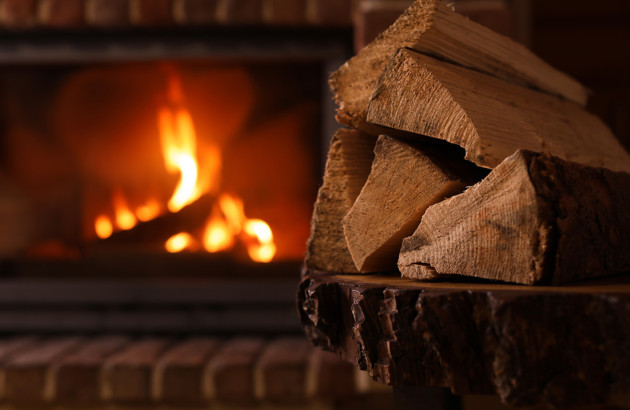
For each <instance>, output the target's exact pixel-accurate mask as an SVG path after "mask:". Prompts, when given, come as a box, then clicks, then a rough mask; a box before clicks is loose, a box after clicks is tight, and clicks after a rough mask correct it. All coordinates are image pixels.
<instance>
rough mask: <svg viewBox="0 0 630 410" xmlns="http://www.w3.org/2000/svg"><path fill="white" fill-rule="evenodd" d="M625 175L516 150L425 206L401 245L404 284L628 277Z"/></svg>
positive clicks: (629, 193) (629, 195) (629, 179)
mask: <svg viewBox="0 0 630 410" xmlns="http://www.w3.org/2000/svg"><path fill="white" fill-rule="evenodd" d="M628 203H630V174H627V173H624V172H612V171H609V170H605V169H601V168H592V167H585V166H583V165H579V164H575V163H570V162H567V161H564V160H561V159H558V158H556V157H552V156H550V155H548V154H534V153H531V152H526V151H518V152H516V153H515V154H514V155H512V156H510V157H509V158H508V159H506V160H505V161H504V162H503V163H502V164H501V165H499V166H498V167H496V168H495V169H494V170H493V171H492V172H491V173H490V175H488V177H487V178H486V179H484V180H483V181H482V182H480V183H479V184H477V185H475V186H473V187H472V188H470V189H468V190H467V191H466V192H464V193H463V194H460V195H457V196H454V197H451V198H449V199H447V200H445V201H443V202H441V203H439V204H436V205H433V206H432V207H430V208H429V209H428V210H427V211H426V213H425V214H424V217H423V218H422V222H421V223H420V226H419V227H418V229H417V230H416V232H415V233H414V234H413V235H412V236H411V237H409V238H406V239H405V240H404V241H403V246H402V249H401V252H400V258H399V261H398V267H399V269H400V271H401V273H402V275H403V276H404V277H407V278H418V279H434V278H438V277H443V276H446V275H453V274H456V275H465V276H475V277H479V278H485V279H494V280H501V281H506V282H515V283H521V284H528V285H532V284H540V283H552V284H557V283H562V282H569V281H573V280H580V279H585V278H590V277H595V276H605V275H611V274H617V273H622V272H626V271H629V270H630V253H629V252H628V248H629V247H630V213H628V208H627V207H628Z"/></svg>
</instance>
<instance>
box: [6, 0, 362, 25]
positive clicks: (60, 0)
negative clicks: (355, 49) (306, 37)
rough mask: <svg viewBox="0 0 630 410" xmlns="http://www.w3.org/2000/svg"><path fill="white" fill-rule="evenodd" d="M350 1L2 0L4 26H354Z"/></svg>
mask: <svg viewBox="0 0 630 410" xmlns="http://www.w3.org/2000/svg"><path fill="white" fill-rule="evenodd" d="M351 4H352V0H0V27H3V28H6V29H10V30H19V29H32V28H37V27H46V28H77V27H92V26H94V27H121V26H139V27H142V26H153V27H171V26H180V25H208V24H217V25H254V26H271V27H274V26H277V27H282V26H288V27H292V26H321V27H350V26H351V24H352V19H351V14H352V13H351Z"/></svg>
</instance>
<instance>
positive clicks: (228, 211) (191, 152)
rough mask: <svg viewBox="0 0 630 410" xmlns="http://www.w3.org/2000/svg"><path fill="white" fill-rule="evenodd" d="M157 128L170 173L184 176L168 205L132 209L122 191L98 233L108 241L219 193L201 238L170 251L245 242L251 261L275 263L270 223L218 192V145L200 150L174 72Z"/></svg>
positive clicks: (182, 238) (152, 202)
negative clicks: (250, 215)
mask: <svg viewBox="0 0 630 410" xmlns="http://www.w3.org/2000/svg"><path fill="white" fill-rule="evenodd" d="M157 125H158V130H159V137H160V138H159V139H160V144H161V149H162V156H163V161H164V167H165V170H166V171H167V172H168V173H171V174H178V175H179V181H178V182H177V185H176V186H175V189H174V191H173V193H172V194H171V196H170V199H169V200H168V202H167V203H166V207H164V205H162V204H160V202H159V201H158V200H157V199H155V198H151V199H148V200H146V201H145V202H144V204H143V205H140V206H138V207H136V208H135V209H134V211H132V210H131V208H130V207H129V206H128V203H127V201H126V199H125V197H124V196H123V194H122V192H121V191H116V192H114V195H113V197H112V202H113V208H114V218H113V222H112V220H110V218H108V217H107V216H105V215H100V216H98V217H97V218H96V220H95V222H94V230H95V232H96V235H97V236H98V237H99V238H101V239H104V238H107V237H109V236H111V235H112V234H113V232H114V230H115V228H117V229H118V230H128V229H131V228H133V227H134V226H136V224H137V223H138V221H140V222H147V221H150V220H153V219H155V218H157V217H158V216H160V214H161V213H162V211H163V209H164V208H166V209H168V210H169V211H170V212H172V213H176V212H179V211H180V210H181V209H182V208H184V207H185V206H187V205H189V204H191V203H193V202H195V201H196V200H197V199H199V198H200V197H201V196H202V195H204V194H207V193H210V194H212V195H214V194H218V195H219V197H218V200H217V202H216V203H214V204H213V206H212V209H211V212H210V215H209V217H208V220H207V221H206V224H205V227H204V229H203V232H202V234H201V238H196V237H194V236H193V235H191V234H190V233H187V232H180V233H178V234H176V235H173V236H171V237H170V238H169V239H168V240H167V241H166V242H165V243H164V248H165V249H166V251H168V252H170V253H177V252H181V251H183V250H186V249H189V250H190V249H197V248H198V247H199V244H200V243H201V244H202V245H203V248H204V249H205V250H206V251H207V252H211V253H214V252H221V251H226V250H229V249H232V248H233V247H234V246H235V244H236V242H237V241H240V242H242V243H243V244H244V245H245V247H246V248H247V252H248V254H249V257H250V258H251V259H252V260H254V261H256V262H269V261H271V260H272V259H273V257H274V255H275V253H276V246H275V244H274V241H273V234H272V231H271V228H270V227H269V225H268V224H267V223H266V222H265V221H262V220H260V219H250V218H248V217H247V216H246V215H245V206H244V203H243V200H242V199H241V198H239V197H237V196H236V195H233V194H227V193H220V191H219V188H220V178H219V176H220V173H221V165H222V164H221V161H222V158H221V150H220V149H219V146H218V145H215V144H208V143H206V144H205V145H203V144H202V146H201V149H200V152H199V153H198V152H197V151H198V146H197V145H198V144H197V143H198V141H197V134H196V131H195V126H194V123H193V120H192V117H191V115H190V112H189V111H188V109H187V108H186V106H185V105H184V95H183V90H182V85H181V81H180V79H179V77H178V76H177V75H175V74H174V73H173V72H171V73H169V77H168V92H167V101H166V102H165V103H164V104H163V105H162V106H161V107H159V109H158V111H157ZM200 160H201V162H200ZM200 176H202V177H205V179H204V178H200ZM114 225H115V226H114Z"/></svg>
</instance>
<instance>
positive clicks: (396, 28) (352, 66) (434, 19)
mask: <svg viewBox="0 0 630 410" xmlns="http://www.w3.org/2000/svg"><path fill="white" fill-rule="evenodd" d="M401 47H410V48H412V49H415V50H417V51H419V52H422V53H424V54H428V55H434V56H437V57H439V58H441V59H444V60H447V61H452V62H455V63H457V64H459V65H462V66H465V67H470V68H473V69H475V70H479V71H482V72H485V73H489V74H492V75H494V76H497V77H500V78H504V79H506V80H509V81H512V82H516V83H519V84H524V85H528V86H531V87H534V88H538V89H541V90H544V91H546V92H548V93H551V94H554V95H559V96H562V97H563V98H566V99H568V100H571V101H575V102H576V103H578V104H579V105H582V106H583V105H585V104H586V100H587V98H588V92H587V90H586V89H585V88H584V87H583V86H582V85H580V84H579V83H578V82H577V81H575V80H574V79H572V78H570V77H569V76H567V75H565V74H563V73H561V72H559V71H557V70H556V69H554V68H553V67H551V66H549V65H548V64H547V63H545V62H544V61H542V60H541V59H540V58H538V57H537V56H536V55H534V54H533V53H532V52H531V51H529V50H528V49H527V48H525V47H524V46H522V45H521V44H518V43H516V42H514V41H513V40H511V39H509V38H507V37H505V36H502V35H500V34H497V33H495V32H493V31H492V30H490V29H488V28H486V27H484V26H481V25H479V24H477V23H474V22H472V21H470V20H468V19H467V18H465V17H463V16H461V15H459V14H457V13H455V12H453V11H452V10H451V9H449V8H448V7H447V6H445V5H443V4H442V2H441V1H440V0H417V1H416V2H415V3H414V4H413V5H412V6H411V7H410V8H409V9H408V10H407V11H406V12H405V13H403V14H402V15H401V17H400V18H399V19H398V20H397V21H396V22H395V23H394V24H393V25H392V26H391V27H390V28H388V29H387V30H386V31H384V32H383V33H382V34H381V35H380V36H379V37H377V39H376V40H375V41H373V42H372V43H370V44H369V45H367V46H366V47H365V48H364V49H362V50H361V51H360V52H359V53H358V54H357V55H356V56H355V57H353V58H352V59H350V60H349V61H348V62H346V63H345V64H344V65H343V66H341V68H339V70H337V71H336V72H335V73H333V75H332V76H331V78H330V85H331V88H332V90H333V92H334V94H335V99H336V100H337V102H338V103H339V110H338V120H339V122H341V123H342V124H346V125H349V126H352V127H354V128H359V129H363V130H365V131H366V132H371V133H374V132H376V133H378V131H375V127H374V126H370V124H367V123H366V122H365V117H366V111H367V106H368V101H369V96H370V94H371V93H372V90H373V89H374V87H375V86H376V82H377V80H378V77H379V76H380V74H381V72H382V71H383V69H384V68H385V66H386V65H387V62H388V61H389V60H390V58H391V57H392V56H393V55H394V54H395V53H396V50H398V49H399V48H401Z"/></svg>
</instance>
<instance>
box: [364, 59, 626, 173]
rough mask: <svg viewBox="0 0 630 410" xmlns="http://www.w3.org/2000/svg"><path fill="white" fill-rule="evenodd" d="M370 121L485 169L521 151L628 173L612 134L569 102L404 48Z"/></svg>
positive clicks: (374, 101)
mask: <svg viewBox="0 0 630 410" xmlns="http://www.w3.org/2000/svg"><path fill="white" fill-rule="evenodd" d="M367 120H368V121H369V122H371V123H374V124H378V125H381V126H385V127H390V128H393V129H396V130H401V131H406V132H411V133H415V134H421V135H424V136H429V137H434V138H439V139H443V140H446V141H448V142H450V143H453V144H456V145H459V146H461V147H462V148H464V149H465V150H466V159H468V160H469V161H472V162H474V163H475V164H477V165H479V166H482V167H486V168H494V167H495V166H497V165H498V164H499V163H501V161H503V160H504V159H505V158H506V157H508V156H509V155H511V154H512V153H513V152H514V151H515V150H517V149H526V150H531V151H536V152H550V153H552V154H553V155H556V156H559V157H560V158H563V159H566V160H569V161H574V162H579V163H582V164H586V165H591V166H600V167H606V168H610V169H612V170H614V171H626V172H630V155H628V153H627V152H626V151H625V150H624V148H623V147H622V145H621V144H620V143H619V141H618V140H617V139H616V138H615V136H614V135H613V134H612V132H611V131H610V129H609V128H608V127H607V126H606V125H605V124H604V123H603V122H602V121H600V120H599V119H598V118H597V117H595V116H593V115H592V114H590V113H588V112H587V111H585V110H584V109H583V108H581V107H579V106H578V105H577V104H575V103H574V102H571V101H566V100H563V99H561V98H558V97H555V96H551V95H548V94H545V93H542V92H539V91H535V90H532V89H529V88H526V87H522V86H519V85H516V84H512V83H510V82H507V81H504V80H501V79H497V78H495V77H492V76H489V75H486V74H483V73H480V72H478V71H475V70H470V69H467V68H464V67H461V66H457V65H454V64H449V63H446V62H443V61H438V60H436V59H434V58H431V57H427V56H425V55H422V54H419V53H417V52H414V51H412V50H408V49H401V50H399V52H398V53H397V54H396V55H395V56H394V58H392V60H391V62H390V64H389V65H388V66H387V68H386V69H385V71H384V72H383V75H382V76H381V77H380V79H379V81H378V85H377V86H376V88H375V90H374V93H373V94H372V97H371V102H370V106H369V110H368V113H367Z"/></svg>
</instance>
